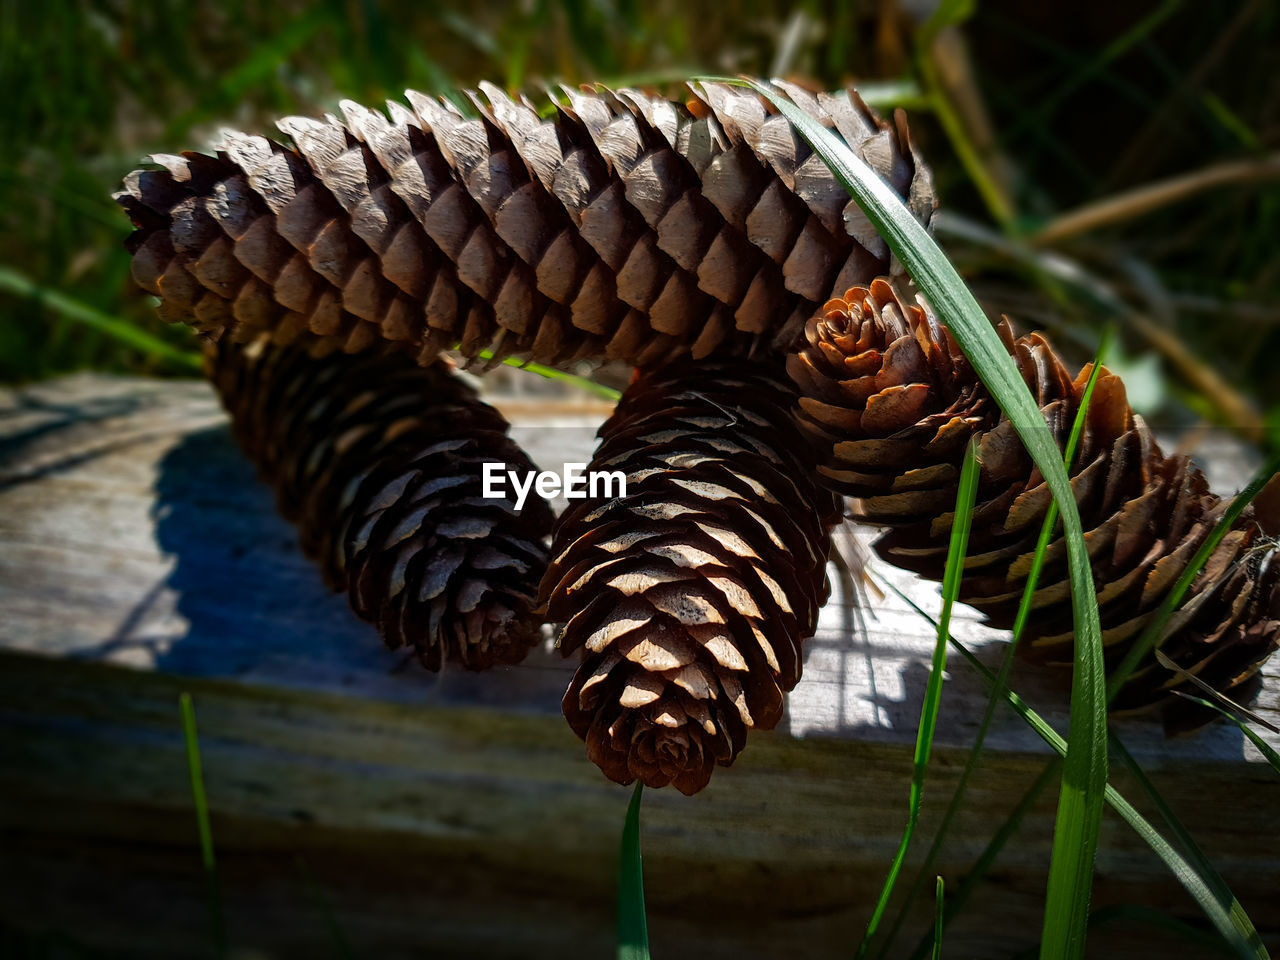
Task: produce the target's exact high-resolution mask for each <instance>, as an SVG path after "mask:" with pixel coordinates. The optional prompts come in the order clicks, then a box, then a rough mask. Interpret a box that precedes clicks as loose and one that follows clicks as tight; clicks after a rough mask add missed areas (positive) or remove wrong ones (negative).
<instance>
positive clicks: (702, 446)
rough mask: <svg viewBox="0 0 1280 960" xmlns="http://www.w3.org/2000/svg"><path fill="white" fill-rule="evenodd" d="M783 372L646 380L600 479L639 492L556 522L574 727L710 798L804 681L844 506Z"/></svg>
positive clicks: (618, 760) (660, 777)
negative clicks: (808, 641)
mask: <svg viewBox="0 0 1280 960" xmlns="http://www.w3.org/2000/svg"><path fill="white" fill-rule="evenodd" d="M780 366H781V364H780V363H775V364H764V363H760V362H750V361H741V360H737V361H720V362H714V363H700V364H699V363H694V362H691V361H683V362H680V363H676V364H671V365H669V366H667V367H665V368H662V369H660V370H655V371H653V372H651V373H649V374H647V375H646V376H644V377H643V378H642V379H639V380H637V381H635V382H634V383H632V385H631V386H630V387H629V388H628V389H627V391H626V393H625V394H624V395H623V398H622V401H621V402H620V403H619V405H618V408H617V410H616V412H615V413H614V414H613V416H612V417H611V418H610V419H609V420H608V421H607V422H606V423H605V424H604V426H602V427H601V429H600V438H601V439H600V446H599V448H598V449H597V451H596V454H595V457H594V458H593V459H592V462H591V466H590V469H591V470H593V471H597V470H598V471H620V472H621V473H623V474H624V475H625V476H626V494H625V496H621V497H614V498H606V497H602V498H598V499H594V500H593V499H586V500H583V501H575V502H573V504H572V505H571V506H570V508H569V509H568V510H567V511H566V512H565V513H564V514H563V515H562V516H561V518H560V519H559V521H558V522H557V524H556V529H555V540H554V546H553V548H552V552H553V554H554V555H555V559H554V560H553V561H552V563H551V565H550V567H549V568H548V571H547V574H546V577H545V578H544V580H543V588H542V592H543V595H544V596H546V597H549V602H548V606H547V613H548V616H549V617H550V618H551V619H553V620H557V621H567V623H566V624H565V627H564V630H563V633H562V634H561V637H560V647H561V650H562V652H563V653H564V654H565V655H568V654H571V653H573V652H574V651H577V650H579V649H582V650H583V656H582V662H581V664H580V665H579V667H578V671H577V673H576V674H575V675H574V678H573V681H572V682H571V683H570V685H569V689H568V691H567V692H566V693H565V696H564V714H565V717H566V718H567V719H568V721H569V725H570V726H571V727H572V728H573V730H574V732H575V733H577V734H578V736H579V737H582V738H583V739H584V740H585V741H586V743H587V754H588V756H589V757H590V758H591V759H592V761H594V762H595V763H596V765H597V766H599V767H600V769H601V770H603V771H604V773H605V775H606V776H608V777H609V778H610V779H612V780H615V781H617V782H619V783H630V782H632V781H633V780H636V779H640V780H642V781H643V782H644V783H645V784H646V785H648V786H653V787H660V786H665V785H666V784H668V783H672V784H674V785H675V786H676V788H677V789H678V790H680V791H681V792H683V793H686V794H690V793H695V792H696V791H698V790H701V789H702V788H703V787H704V786H706V785H707V782H708V780H709V779H710V777H711V771H712V766H713V764H715V763H720V764H723V765H728V764H730V763H732V762H733V760H734V758H735V757H736V756H737V755H738V753H739V751H741V750H742V748H743V745H744V742H745V740H746V735H747V731H748V730H749V729H751V728H753V727H758V728H761V729H770V728H772V727H773V726H775V725H776V724H777V722H778V720H779V718H780V717H781V716H782V695H783V692H784V691H786V690H790V689H791V688H792V687H794V686H795V684H796V682H797V681H798V680H799V679H800V669H801V650H800V646H801V641H803V640H804V639H805V638H807V637H809V636H812V634H813V631H814V628H815V626H816V623H817V616H818V610H819V608H820V607H821V606H822V604H823V603H824V602H825V600H826V596H827V584H826V580H825V577H824V569H825V564H826V559H827V551H828V547H829V542H830V536H829V534H830V529H831V526H832V525H833V524H834V523H835V522H836V521H837V519H838V517H839V504H838V501H837V500H836V499H835V498H834V497H833V496H832V495H831V494H829V493H826V492H825V491H823V490H822V489H821V488H819V487H818V486H817V485H816V484H815V482H814V480H813V476H814V473H813V466H814V465H813V462H812V460H811V458H810V456H809V454H808V451H807V450H806V449H805V448H804V445H803V443H802V442H798V441H799V438H798V437H797V436H796V433H795V430H794V428H793V427H792V426H791V423H790V419H789V410H790V406H791V404H792V403H793V402H794V399H795V392H794V391H793V390H792V389H791V388H790V386H789V385H788V384H787V383H786V382H785V380H784V379H783V378H782V377H780V376H779V375H778V374H775V373H774V372H773V370H775V369H778V370H779V373H780V372H781V371H780V369H779V368H780Z"/></svg>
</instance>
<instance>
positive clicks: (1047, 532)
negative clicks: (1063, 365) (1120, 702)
mask: <svg viewBox="0 0 1280 960" xmlns="http://www.w3.org/2000/svg"><path fill="white" fill-rule="evenodd" d="M1111 336H1112V331H1111V330H1110V329H1107V330H1106V331H1105V332H1104V334H1103V338H1102V343H1101V344H1100V345H1099V346H1098V354H1097V358H1096V359H1095V360H1094V363H1093V369H1092V370H1091V371H1090V373H1089V379H1088V381H1087V382H1086V383H1085V387H1084V391H1083V393H1082V394H1081V396H1080V406H1079V407H1078V408H1077V409H1076V418H1075V422H1074V423H1073V424H1072V425H1071V435H1070V437H1068V438H1067V448H1066V450H1065V451H1064V452H1063V455H1062V462H1063V464H1064V465H1065V466H1066V467H1067V469H1068V470H1070V469H1071V462H1072V461H1073V460H1074V459H1075V452H1076V447H1077V446H1078V445H1079V442H1080V435H1081V434H1082V433H1083V432H1084V424H1085V420H1086V418H1087V414H1088V412H1089V404H1090V402H1091V401H1092V400H1093V388H1094V386H1095V385H1096V384H1097V382H1098V375H1099V373H1100V372H1101V370H1102V358H1103V357H1105V356H1106V354H1107V351H1108V349H1109V348H1110V346H1111ZM1057 523H1058V507H1057V504H1055V503H1050V504H1049V509H1048V510H1046V511H1045V517H1044V522H1043V523H1042V524H1041V526H1040V537H1039V539H1038V540H1037V541H1036V549H1035V554H1034V555H1033V556H1032V560H1031V569H1030V571H1028V573H1027V581H1026V583H1025V584H1024V585H1023V589H1022V600H1021V602H1020V603H1019V605H1018V614H1017V616H1016V617H1015V618H1014V624H1013V634H1012V636H1011V637H1010V640H1009V644H1008V646H1007V647H1006V648H1005V651H1004V657H1003V658H1002V659H1001V661H1000V672H999V673H998V674H997V675H996V682H995V685H994V686H993V687H992V688H991V693H990V696H988V697H987V705H986V708H985V709H984V711H983V714H982V722H981V723H979V724H978V734H977V736H976V737H975V738H974V741H973V747H972V748H970V750H969V758H968V760H967V761H966V762H965V765H964V770H962V771H961V773H960V780H959V781H958V782H957V783H956V789H955V791H954V792H953V793H952V795H951V801H950V803H948V804H947V810H946V812H945V813H944V814H943V815H942V821H941V822H940V823H939V824H938V830H937V832H936V833H935V834H934V838H933V843H932V844H930V846H929V852H928V853H927V854H926V855H925V858H924V863H922V864H921V865H920V869H919V871H918V872H917V873H916V878H915V882H914V883H913V884H912V886H911V889H910V891H908V893H907V898H906V901H905V902H904V903H903V904H902V907H901V908H900V909H899V910H898V916H897V918H896V919H895V920H894V924H893V926H892V927H891V928H890V929H889V935H888V936H887V937H886V938H885V942H884V944H883V945H882V946H881V948H880V950H879V953H878V956H880V957H885V956H888V955H889V948H890V947H891V946H892V945H893V942H894V940H895V939H896V937H897V935H898V933H899V931H901V929H902V925H903V923H905V922H906V919H907V913H908V911H909V910H910V909H911V904H912V903H914V902H915V898H916V897H917V896H918V895H919V893H920V890H921V889H922V887H923V886H924V878H925V877H927V876H928V875H929V873H930V872H931V871H932V870H933V865H934V863H935V862H936V861H937V859H938V855H939V854H940V853H941V852H942V844H943V843H944V842H945V841H946V837H947V831H948V829H950V827H951V823H952V821H953V820H954V819H955V816H956V814H957V813H959V812H960V806H961V804H962V803H963V801H964V795H965V791H966V789H967V788H968V786H969V780H970V779H971V778H972V777H973V774H974V773H975V772H976V771H977V769H978V761H979V760H980V759H981V757H982V748H983V746H984V745H985V744H986V741H987V733H988V732H989V731H990V729H991V721H992V720H993V719H994V717H995V713H996V708H997V707H998V706H999V705H1000V700H1001V695H1002V694H1003V693H1004V691H1005V689H1006V687H1007V686H1008V683H1009V674H1010V673H1011V672H1012V671H1013V660H1014V654H1015V653H1016V652H1017V649H1018V642H1019V641H1020V640H1021V639H1022V631H1023V629H1025V627H1026V623H1027V618H1028V616H1029V615H1030V613H1031V601H1032V599H1033V598H1034V596H1035V592H1036V587H1037V585H1038V584H1039V582H1040V571H1041V570H1042V569H1043V567H1044V555H1045V551H1046V550H1047V549H1048V547H1049V540H1050V539H1051V538H1052V536H1053V531H1054V529H1055V527H1056V526H1057Z"/></svg>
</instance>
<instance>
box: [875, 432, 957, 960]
mask: <svg viewBox="0 0 1280 960" xmlns="http://www.w3.org/2000/svg"><path fill="white" fill-rule="evenodd" d="M977 492H978V441H977V438H976V437H974V438H973V439H971V440H970V441H969V445H968V446H967V447H966V448H965V452H964V465H963V467H961V470H960V483H959V487H958V489H957V491H956V515H955V520H954V522H953V523H952V524H951V542H950V544H949V545H948V547H947V566H946V570H945V572H944V573H943V577H942V613H941V616H940V617H939V619H938V640H937V643H936V644H935V645H934V648H933V663H932V665H931V667H930V670H929V681H928V683H927V684H926V685H925V692H924V703H923V704H921V706H920V726H919V727H918V728H917V730H916V753H915V762H914V765H913V767H912V771H911V790H910V793H909V795H908V800H907V825H906V827H905V829H903V831H902V839H901V840H900V841H899V843H898V851H897V853H895V854H894V857H893V863H892V864H890V866H889V875H888V876H887V877H885V881H884V884H883V885H882V886H881V888H880V897H879V899H878V900H877V901H876V906H875V909H874V910H873V911H872V912H871V919H870V920H868V921H867V929H866V932H865V933H864V934H863V935H862V942H861V943H860V944H859V945H858V956H859V957H865V956H866V955H867V951H868V950H869V949H870V948H871V941H872V939H873V938H874V937H875V935H876V930H877V928H878V927H879V926H880V920H881V918H882V917H883V916H884V912H885V910H886V909H887V908H888V906H889V899H890V897H892V896H893V886H894V884H895V883H896V882H897V880H898V873H899V872H900V871H901V870H902V862H903V861H904V860H905V859H906V857H907V848H908V847H910V846H911V837H912V835H913V834H914V833H915V830H916V824H918V823H919V822H920V805H921V803H922V802H923V799H924V775H925V771H926V769H927V768H928V766H929V751H930V750H931V749H932V747H933V733H934V730H935V729H936V727H937V724H938V707H939V705H940V704H941V702H942V674H943V671H944V670H946V667H947V635H948V633H949V630H950V625H951V610H952V607H954V606H955V602H956V596H957V595H958V594H959V593H960V578H961V576H962V575H963V572H964V558H965V554H966V552H967V551H968V548H969V523H970V520H971V519H972V516H973V502H974V499H975V497H976V496H977Z"/></svg>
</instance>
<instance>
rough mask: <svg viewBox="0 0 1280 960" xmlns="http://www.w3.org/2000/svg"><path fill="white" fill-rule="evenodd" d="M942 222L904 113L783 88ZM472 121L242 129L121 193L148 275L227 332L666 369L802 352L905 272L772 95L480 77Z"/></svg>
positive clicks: (362, 121) (181, 308) (444, 109)
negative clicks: (842, 303) (820, 312)
mask: <svg viewBox="0 0 1280 960" xmlns="http://www.w3.org/2000/svg"><path fill="white" fill-rule="evenodd" d="M782 86H783V87H784V88H785V89H786V90H787V91H788V92H789V94H790V95H791V97H792V98H793V100H794V101H795V102H796V103H797V104H798V105H799V106H800V107H801V108H802V109H804V110H805V111H806V112H808V113H810V114H811V115H813V116H815V117H818V118H819V119H820V120H821V121H822V122H823V123H824V124H826V125H827V126H829V127H833V128H834V129H835V130H836V131H837V132H839V133H840V134H841V135H842V136H843V137H844V139H845V140H846V141H847V142H848V143H849V144H850V145H851V146H852V147H853V148H854V149H855V150H856V151H857V152H859V153H860V154H861V155H862V156H863V157H864V158H865V159H866V160H867V162H868V163H870V164H871V165H872V167H874V168H875V169H876V170H877V172H879V174H880V175H881V176H882V177H884V179H885V180H886V181H887V182H888V183H889V184H890V185H891V186H892V187H893V188H894V189H895V190H896V191H897V192H898V193H899V194H901V195H902V196H903V197H904V198H906V199H907V200H908V202H909V203H910V205H911V208H912V210H913V211H914V212H915V214H916V216H917V217H919V218H920V219H921V220H922V221H923V222H926V223H927V222H928V221H929V219H930V217H931V215H932V212H933V208H934V206H935V202H934V198H933V190H932V185H931V181H930V177H929V173H928V171H927V169H926V168H925V167H924V165H923V164H922V163H921V162H920V161H919V159H918V158H917V157H916V156H915V154H914V153H913V152H912V150H911V145H910V140H909V138H908V135H907V128H906V123H905V121H904V120H903V118H902V115H901V114H898V116H897V117H896V119H895V123H894V124H892V125H890V124H888V123H886V122H884V121H882V120H880V119H879V118H878V117H876V116H875V115H874V114H873V113H872V112H871V111H870V110H869V109H868V108H867V107H866V105H865V104H863V102H862V100H861V99H860V98H859V97H858V96H857V94H856V93H852V94H851V95H849V96H840V95H830V96H829V95H827V94H819V95H817V96H814V95H812V94H809V93H807V92H806V91H804V90H801V89H800V88H797V87H793V86H790V85H786V84H783V85H782ZM481 89H482V91H483V95H481V94H479V93H474V92H472V93H470V94H469V96H470V98H471V101H472V103H473V105H474V107H475V110H476V111H477V113H478V114H479V116H478V118H476V119H467V118H465V117H464V116H463V115H462V114H461V113H460V112H459V111H458V110H457V109H456V108H455V107H454V106H453V105H452V104H450V103H449V102H448V101H444V100H441V101H436V100H433V99H431V98H429V97H425V96H423V95H421V94H418V93H414V92H412V91H410V92H409V93H408V94H407V97H408V100H409V102H410V104H411V106H412V108H411V109H410V108H406V107H405V106H403V105H401V104H399V103H389V104H388V115H386V116H384V115H383V114H381V113H378V112H375V111H371V110H367V109H365V108H363V107H361V106H359V105H357V104H354V103H350V102H344V103H343V105H342V110H343V114H344V120H338V119H337V118H335V117H331V116H330V117H326V118H325V119H324V120H312V119H306V118H301V117H290V118H287V119H285V120H282V121H280V123H279V127H280V129H281V130H282V131H283V132H284V133H285V134H286V135H287V136H288V137H289V138H291V139H292V141H293V146H292V147H288V146H283V145H281V144H278V143H272V142H270V141H268V140H266V139H264V138H262V137H257V136H249V135H246V134H241V133H234V132H228V133H226V134H224V136H223V139H222V141H221V142H220V143H219V144H218V146H217V153H216V155H215V156H206V155H202V154H198V153H191V152H188V153H184V154H182V155H181V156H174V155H167V154H166V155H156V156H154V157H153V158H152V160H153V161H154V162H155V163H156V164H158V165H159V166H160V167H162V168H163V169H159V170H139V171H135V172H133V173H132V174H130V175H129V176H128V177H127V178H126V180H125V184H124V189H123V190H122V191H121V192H120V193H118V194H117V195H116V197H117V199H118V200H119V202H120V203H121V204H122V205H123V206H124V207H125V209H126V211H127V212H128V214H129V216H130V218H131V219H132V220H133V222H134V224H135V225H136V226H137V228H138V229H137V231H136V232H135V233H134V234H133V236H132V237H131V238H130V241H129V249H130V251H131V252H132V253H133V255H134V261H133V275H134V278H135V279H136V280H137V282H138V283H139V284H140V285H141V286H142V287H143V288H144V289H146V290H148V291H150V292H151V293H153V294H155V295H156V296H158V297H160V298H161V305H160V313H161V315H162V316H163V317H164V318H165V319H168V320H173V321H181V322H185V323H188V324H190V325H191V326H193V327H194V328H195V329H196V330H198V331H199V332H201V333H202V334H205V335H206V336H208V337H210V338H214V339H216V338H218V337H220V336H222V335H223V334H224V333H229V335H230V336H231V338H232V339H234V340H237V341H241V342H244V341H248V340H249V339H252V338H253V337H254V336H255V335H257V334H259V333H261V332H264V331H265V332H269V333H270V334H271V336H272V338H273V340H274V341H275V342H276V343H278V344H286V343H291V342H294V341H301V342H302V343H303V344H304V345H308V346H310V347H312V348H318V347H319V345H321V344H323V345H324V349H327V350H335V349H342V350H345V351H347V352H356V351H358V350H361V349H364V348H367V347H368V346H370V345H371V344H372V343H374V342H375V341H380V340H386V341H390V342H392V343H394V344H396V345H397V346H398V347H399V348H400V349H404V350H407V351H410V352H413V353H415V354H417V355H418V357H419V359H420V361H421V362H423V363H427V362H430V361H431V360H432V359H433V358H434V357H435V356H436V355H437V354H438V353H439V352H440V351H441V350H447V349H452V348H453V347H455V346H459V345H460V349H461V351H462V353H463V354H464V355H465V356H467V357H469V358H474V357H476V356H477V355H478V354H479V353H480V351H481V350H485V349H488V350H491V351H492V352H493V353H494V354H496V355H497V356H498V357H501V356H504V355H518V356H522V357H527V358H530V359H533V360H536V361H538V362H541V363H546V364H553V365H560V366H563V365H565V364H568V363H571V362H573V361H576V360H583V359H586V360H593V361H595V360H623V361H627V362H629V363H634V364H641V365H647V364H652V363H656V362H658V361H661V360H663V359H665V358H669V357H673V356H677V355H681V354H688V353H692V355H693V356H695V357H701V356H706V355H707V354H709V353H711V352H712V351H713V350H717V349H719V350H721V351H722V352H742V351H743V350H746V349H750V348H751V347H752V346H753V345H754V344H755V343H756V342H757V341H759V340H761V338H764V339H765V340H768V339H780V341H784V342H788V343H789V342H790V341H791V340H793V339H794V337H795V335H796V334H797V333H798V332H799V330H800V329H801V327H803V324H804V321H805V320H806V319H807V318H808V317H809V316H811V315H812V313H813V311H814V310H815V309H816V308H817V306H818V305H819V304H821V303H822V302H823V301H825V300H826V299H827V297H829V296H831V295H832V293H833V292H835V291H839V290H843V289H845V288H846V287H847V286H849V285H850V284H852V283H856V282H865V281H868V280H870V279H871V278H872V277H873V276H875V275H876V274H878V273H883V272H884V271H885V270H886V269H888V267H889V266H890V257H889V252H888V248H887V247H886V246H885V243H884V241H883V240H882V239H881V238H880V237H879V235H878V234H877V233H876V231H875V230H874V229H873V228H872V227H871V225H870V223H869V222H868V221H867V219H866V218H865V217H864V216H863V215H862V213H861V212H860V211H859V209H858V208H857V206H856V205H854V204H853V203H851V202H850V201H849V198H848V196H847V195H846V194H845V192H844V190H843V189H842V188H841V187H840V185H839V184H838V183H837V182H836V181H835V179H834V178H833V177H832V175H831V173H830V171H829V170H828V169H827V167H826V166H825V165H824V164H823V163H822V161H821V160H820V159H819V158H818V157H817V156H816V155H815V154H813V153H811V152H810V150H809V148H808V146H807V144H806V142H805V141H804V140H803V139H802V138H801V137H800V136H799V134H797V133H796V132H795V131H794V130H793V129H792V127H791V125H790V123H789V122H788V121H787V120H786V119H785V118H784V117H782V116H780V115H778V114H775V113H771V112H770V110H769V109H768V108H767V107H766V105H765V104H764V102H763V101H762V100H760V99H759V98H758V97H756V96H755V95H753V94H748V93H746V92H744V91H742V90H739V89H737V88H733V87H725V86H719V85H716V84H705V85H694V86H691V91H692V95H693V99H692V100H691V101H690V103H689V104H688V105H687V106H686V105H684V104H679V103H672V102H669V101H667V100H663V99H659V98H656V97H653V96H650V95H648V94H645V93H641V92H640V91H636V90H619V91H616V92H613V91H609V90H606V89H603V88H598V89H595V90H589V91H585V92H579V91H576V90H568V89H566V90H564V94H565V102H564V103H557V104H556V110H557V113H556V117H555V119H554V120H543V119H541V118H540V117H539V116H538V114H537V112H536V111H535V110H534V108H533V106H532V104H530V103H529V102H528V101H527V100H524V99H521V100H519V101H517V100H513V99H512V98H510V97H508V96H507V95H506V94H504V93H503V92H502V91H501V90H499V89H497V88H496V87H493V86H492V85H489V84H482V85H481Z"/></svg>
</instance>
